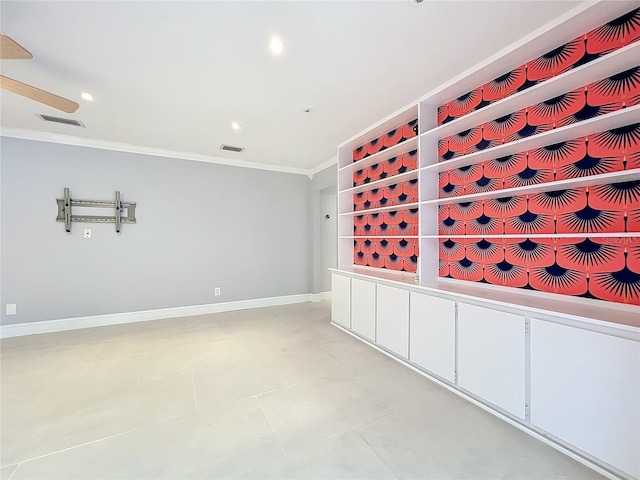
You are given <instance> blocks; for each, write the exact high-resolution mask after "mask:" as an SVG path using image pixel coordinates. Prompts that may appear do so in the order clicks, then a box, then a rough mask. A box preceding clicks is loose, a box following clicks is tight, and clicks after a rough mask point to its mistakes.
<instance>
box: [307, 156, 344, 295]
mask: <svg viewBox="0 0 640 480" xmlns="http://www.w3.org/2000/svg"><path fill="white" fill-rule="evenodd" d="M337 168H338V166H337V164H333V165H331V166H329V167H327V168H325V169H324V170H321V171H320V172H318V173H316V174H315V175H314V176H313V180H312V182H311V188H312V192H313V193H312V197H313V198H312V215H311V218H312V219H313V224H312V226H311V228H312V235H313V293H322V292H327V291H330V290H331V276H330V275H329V271H328V267H336V266H337V255H338V236H337V231H338V223H337V222H338V211H337V207H336V206H335V205H336V201H337V183H338V178H337V177H338V172H337ZM331 196H333V197H334V198H333V199H331V198H330V197H331ZM332 202H333V203H332ZM329 210H334V212H333V213H332V212H330V211H329ZM326 214H329V215H330V218H329V219H328V220H327V219H326V218H325V215H326ZM332 250H333V252H335V256H334V255H332V254H331V251H332Z"/></svg>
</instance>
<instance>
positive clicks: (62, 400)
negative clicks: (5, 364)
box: [12, 371, 188, 411]
mask: <svg viewBox="0 0 640 480" xmlns="http://www.w3.org/2000/svg"><path fill="white" fill-rule="evenodd" d="M187 373H188V372H186V371H185V372H178V373H172V374H169V375H166V376H163V377H158V378H152V379H150V380H144V381H141V382H138V381H136V382H129V383H125V384H123V385H117V386H115V387H109V388H103V389H100V390H93V391H89V392H87V393H85V394H83V395H81V398H83V397H85V398H86V397H91V396H93V395H97V394H100V393H105V392H112V391H115V390H120V389H122V388H126V387H133V386H135V385H146V384H149V383H153V382H160V381H162V380H164V379H166V378H169V377H178V376H181V375H186V374H187ZM70 399H71V397H65V398H60V399H58V400H54V401H53V402H51V401H47V402H46V403H47V404H48V405H51V403H56V402H68V401H69V400H70ZM43 402H45V401H43ZM43 402H34V403H27V404H20V406H19V407H17V408H15V409H12V410H14V411H20V410H24V409H26V408H33V407H37V406H39V405H41V404H42V403H43Z"/></svg>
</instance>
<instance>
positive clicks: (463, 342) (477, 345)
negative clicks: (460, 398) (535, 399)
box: [458, 303, 525, 418]
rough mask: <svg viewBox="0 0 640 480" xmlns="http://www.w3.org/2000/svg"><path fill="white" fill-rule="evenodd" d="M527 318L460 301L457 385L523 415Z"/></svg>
mask: <svg viewBox="0 0 640 480" xmlns="http://www.w3.org/2000/svg"><path fill="white" fill-rule="evenodd" d="M524 327H525V321H524V317H523V316H520V315H513V314H511V313H505V312H500V311H496V310H493V309H489V308H483V307H476V306H475V305H469V304H466V303H459V304H458V385H459V386H460V387H462V388H464V389H465V390H468V391H469V392H471V393H473V394H475V395H477V396H479V397H481V398H483V399H485V400H486V401H488V402H490V403H493V404H494V405H496V406H498V407H500V408H502V409H503V410H506V411H507V412H509V413H511V414H513V415H515V416H517V417H520V418H524V417H525V414H524V408H525V332H524Z"/></svg>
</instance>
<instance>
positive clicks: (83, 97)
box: [80, 92, 93, 102]
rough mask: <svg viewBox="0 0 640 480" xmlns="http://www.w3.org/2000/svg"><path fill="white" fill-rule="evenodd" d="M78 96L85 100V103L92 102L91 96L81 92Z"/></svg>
mask: <svg viewBox="0 0 640 480" xmlns="http://www.w3.org/2000/svg"><path fill="white" fill-rule="evenodd" d="M80 96H81V97H82V99H83V100H86V101H87V102H92V101H93V95H91V94H90V93H87V92H82V94H81V95H80Z"/></svg>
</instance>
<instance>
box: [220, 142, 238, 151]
mask: <svg viewBox="0 0 640 480" xmlns="http://www.w3.org/2000/svg"><path fill="white" fill-rule="evenodd" d="M220 150H225V151H227V152H236V153H240V152H244V148H240V147H232V146H231V145H225V144H224V143H223V144H222V145H220Z"/></svg>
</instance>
